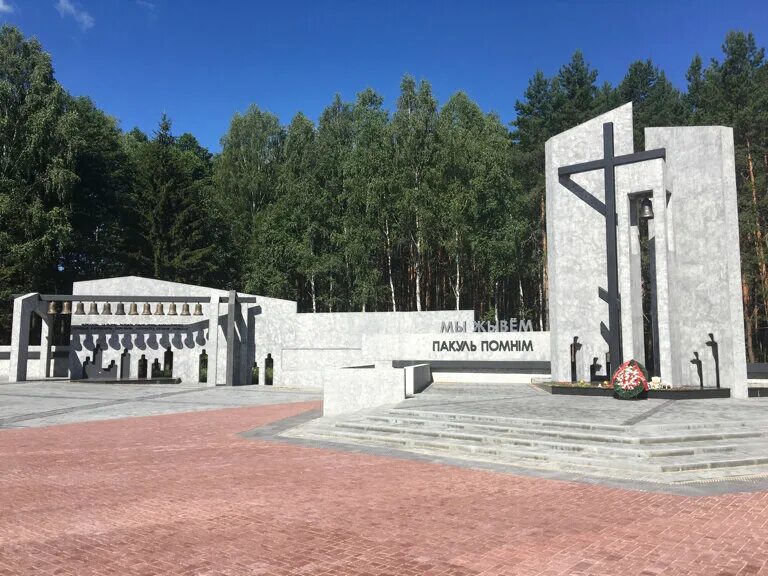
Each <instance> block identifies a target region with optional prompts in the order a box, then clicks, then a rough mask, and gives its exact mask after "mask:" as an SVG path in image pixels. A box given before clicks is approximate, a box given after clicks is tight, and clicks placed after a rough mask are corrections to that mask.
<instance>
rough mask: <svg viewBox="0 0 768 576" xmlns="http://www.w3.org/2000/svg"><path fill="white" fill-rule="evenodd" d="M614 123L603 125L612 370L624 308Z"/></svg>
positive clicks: (616, 361) (617, 358) (617, 359)
mask: <svg viewBox="0 0 768 576" xmlns="http://www.w3.org/2000/svg"><path fill="white" fill-rule="evenodd" d="M613 152H614V150H613V122H606V123H605V124H603V157H604V158H605V170H604V176H605V247H606V256H607V259H608V270H607V272H608V290H607V296H608V298H607V300H608V330H609V334H608V337H609V342H608V352H609V354H610V357H611V366H613V367H614V369H615V367H617V366H619V365H621V362H622V360H621V356H622V355H621V307H620V306H619V260H618V254H617V243H616V172H615V170H614V166H615V164H614V160H615V158H614V156H613Z"/></svg>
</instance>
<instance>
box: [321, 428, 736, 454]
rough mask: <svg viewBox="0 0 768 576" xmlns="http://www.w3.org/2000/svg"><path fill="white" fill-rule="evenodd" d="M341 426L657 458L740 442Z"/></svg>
mask: <svg viewBox="0 0 768 576" xmlns="http://www.w3.org/2000/svg"><path fill="white" fill-rule="evenodd" d="M335 427H336V428H337V429H347V430H349V429H351V430H355V431H359V432H367V433H374V434H375V433H377V432H383V433H387V434H402V435H404V436H409V437H413V438H416V437H428V438H442V439H446V440H458V441H462V442H470V443H475V444H503V445H508V446H524V447H530V448H538V449H540V450H558V451H567V452H568V451H570V452H586V453H590V454H614V455H620V456H626V457H633V458H654V457H659V456H687V455H693V454H706V453H715V452H729V451H733V450H735V449H736V448H737V445H736V444H723V443H718V444H714V445H702V443H700V442H696V443H693V444H690V443H686V442H684V441H681V442H677V443H672V442H670V443H665V444H663V445H656V444H651V445H648V446H645V445H641V444H632V443H622V442H612V441H611V440H610V439H609V438H600V439H599V441H594V440H592V439H591V438H590V437H589V436H588V435H583V434H574V435H573V436H570V437H569V436H567V435H561V436H558V437H556V438H554V439H553V438H551V437H548V438H545V439H542V438H539V437H537V435H535V434H533V433H531V434H517V433H515V432H514V431H510V429H489V427H484V428H483V429H477V428H472V429H467V430H466V431H456V430H452V429H446V428H442V427H428V426H425V427H418V426H409V425H406V423H404V422H403V423H399V424H398V425H386V424H375V423H374V424H372V423H371V422H368V421H361V422H339V423H336V425H335Z"/></svg>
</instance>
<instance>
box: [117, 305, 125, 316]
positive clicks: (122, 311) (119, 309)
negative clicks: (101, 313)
mask: <svg viewBox="0 0 768 576" xmlns="http://www.w3.org/2000/svg"><path fill="white" fill-rule="evenodd" d="M115 316H125V305H124V304H123V303H122V302H118V303H117V310H115Z"/></svg>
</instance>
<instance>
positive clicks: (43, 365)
mask: <svg viewBox="0 0 768 576" xmlns="http://www.w3.org/2000/svg"><path fill="white" fill-rule="evenodd" d="M52 330H53V317H51V316H49V315H48V314H46V315H45V316H43V321H42V328H41V330H40V374H42V375H43V378H50V377H51V332H52Z"/></svg>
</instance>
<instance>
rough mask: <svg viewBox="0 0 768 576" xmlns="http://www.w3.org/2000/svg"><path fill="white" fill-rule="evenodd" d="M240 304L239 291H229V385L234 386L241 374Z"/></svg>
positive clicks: (227, 368) (227, 383)
mask: <svg viewBox="0 0 768 576" xmlns="http://www.w3.org/2000/svg"><path fill="white" fill-rule="evenodd" d="M239 312H240V306H239V305H238V303H237V292H235V291H234V290H230V291H229V298H228V299H227V367H226V371H227V380H226V385H227V386H234V385H235V384H237V382H236V379H237V378H238V376H239V374H238V371H237V366H236V365H235V364H236V361H237V352H238V350H237V349H238V347H239V345H240V343H239V341H238V338H237V328H238V326H237V324H238V322H237V317H238V316H239Z"/></svg>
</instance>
